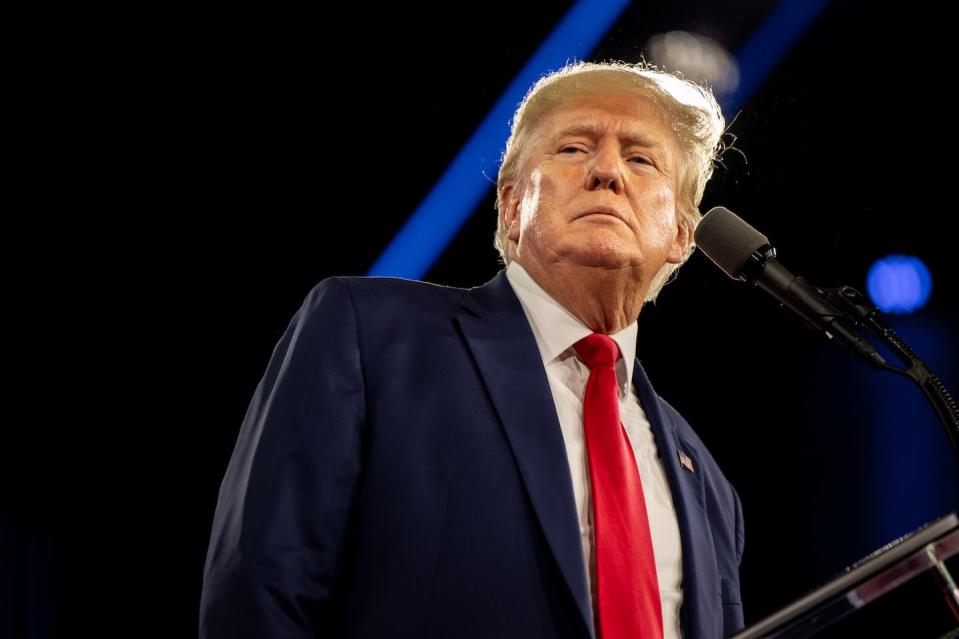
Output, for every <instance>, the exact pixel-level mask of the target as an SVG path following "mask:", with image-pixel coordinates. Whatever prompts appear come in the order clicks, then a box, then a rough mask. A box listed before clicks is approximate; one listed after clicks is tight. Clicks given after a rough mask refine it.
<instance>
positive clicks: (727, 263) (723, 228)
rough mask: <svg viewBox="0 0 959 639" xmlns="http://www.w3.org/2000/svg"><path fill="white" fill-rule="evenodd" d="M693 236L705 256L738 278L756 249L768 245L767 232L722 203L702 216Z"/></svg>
mask: <svg viewBox="0 0 959 639" xmlns="http://www.w3.org/2000/svg"><path fill="white" fill-rule="evenodd" d="M693 236H694V237H695V239H696V246H698V247H699V248H700V249H702V251H703V253H705V254H706V257H708V258H709V259H711V260H712V261H713V262H715V263H716V266H718V267H719V268H721V269H723V270H724V271H725V272H726V274H727V275H729V277H731V278H733V279H739V276H740V274H741V273H742V270H743V266H744V265H745V264H746V260H748V259H749V256H750V255H752V253H753V251H755V250H756V249H758V248H760V247H762V246H765V245H767V244H769V240H768V239H767V238H766V236H765V235H763V234H762V233H760V232H759V231H757V230H756V229H754V228H753V227H751V226H750V225H749V224H747V223H746V222H744V221H743V220H742V218H740V217H739V216H738V215H736V214H735V213H733V212H732V211H730V210H729V209H727V208H725V207H722V206H717V207H715V208H712V209H710V210H709V212H708V213H706V215H704V216H703V219H702V221H701V222H700V223H699V226H697V227H696V232H695V233H694V235H693Z"/></svg>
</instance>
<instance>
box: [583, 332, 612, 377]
mask: <svg viewBox="0 0 959 639" xmlns="http://www.w3.org/2000/svg"><path fill="white" fill-rule="evenodd" d="M573 348H575V349H576V354H577V355H579V358H580V359H581V360H583V363H584V364H586V365H587V366H589V369H590V370H592V369H594V368H596V367H597V366H612V365H613V364H615V363H616V361H617V360H619V358H620V357H621V355H620V352H619V347H618V346H617V345H616V342H614V341H613V338H611V337H610V336H609V335H603V334H602V333H593V334H592V335H587V336H586V337H584V338H583V339H581V340H579V341H578V342H576V343H575V344H574V345H573Z"/></svg>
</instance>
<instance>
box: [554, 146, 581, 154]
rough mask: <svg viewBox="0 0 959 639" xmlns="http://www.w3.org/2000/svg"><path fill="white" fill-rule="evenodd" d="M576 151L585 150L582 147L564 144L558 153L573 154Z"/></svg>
mask: <svg viewBox="0 0 959 639" xmlns="http://www.w3.org/2000/svg"><path fill="white" fill-rule="evenodd" d="M577 151H583V152H585V151H584V150H583V149H581V148H579V147H578V146H564V147H563V148H561V149H560V150H559V152H560V153H568V154H573V153H576V152H577Z"/></svg>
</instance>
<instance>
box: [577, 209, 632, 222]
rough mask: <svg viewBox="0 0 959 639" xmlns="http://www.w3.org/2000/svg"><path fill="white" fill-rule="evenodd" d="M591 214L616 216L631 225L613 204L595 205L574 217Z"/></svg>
mask: <svg viewBox="0 0 959 639" xmlns="http://www.w3.org/2000/svg"><path fill="white" fill-rule="evenodd" d="M590 216H604V217H611V218H615V219H617V220H619V221H620V222H622V223H623V224H626V226H629V223H628V222H626V218H625V216H624V215H623V214H622V213H620V212H619V211H617V210H616V209H614V208H613V207H611V206H594V207H593V208H591V209H587V210H585V211H583V212H582V213H580V214H578V215H577V216H576V217H575V218H573V219H576V220H578V219H580V218H583V217H590Z"/></svg>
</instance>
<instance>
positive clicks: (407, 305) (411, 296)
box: [308, 276, 467, 310]
mask: <svg viewBox="0 0 959 639" xmlns="http://www.w3.org/2000/svg"><path fill="white" fill-rule="evenodd" d="M331 289H336V290H337V291H339V292H340V293H339V294H341V295H344V294H345V295H346V296H347V297H348V298H349V299H350V301H351V302H352V304H353V305H354V307H356V308H357V309H358V310H359V309H368V308H392V309H408V310H415V309H424V310H425V309H436V307H437V306H447V307H449V308H451V309H455V308H456V307H458V306H459V303H460V301H461V300H462V298H463V295H465V294H466V292H467V289H464V288H456V287H453V286H443V285H441V284H432V283H430V282H421V281H419V280H410V279H403V278H398V277H374V276H330V277H327V278H324V279H323V280H321V281H319V282H318V283H317V284H316V285H314V287H313V289H312V290H311V291H310V294H309V296H308V297H321V296H323V295H325V294H327V291H330V290H331Z"/></svg>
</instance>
